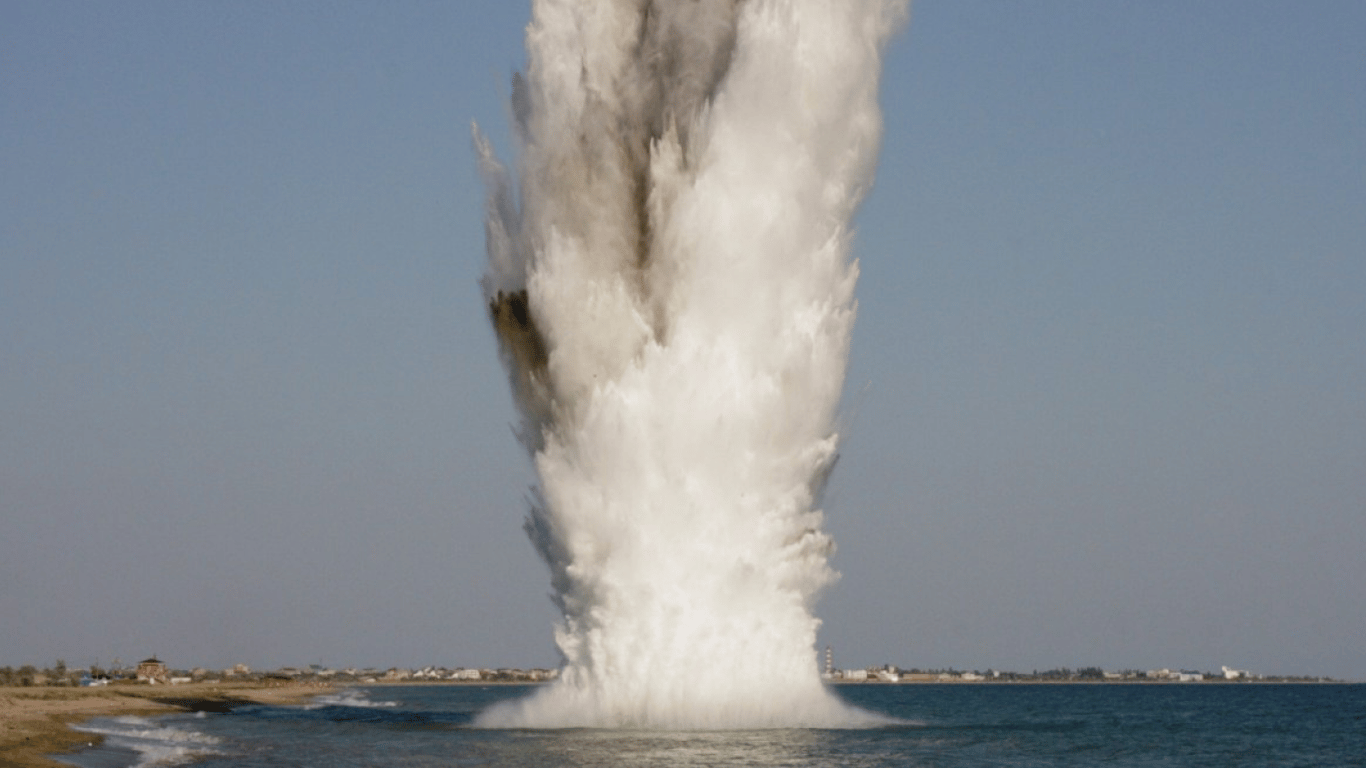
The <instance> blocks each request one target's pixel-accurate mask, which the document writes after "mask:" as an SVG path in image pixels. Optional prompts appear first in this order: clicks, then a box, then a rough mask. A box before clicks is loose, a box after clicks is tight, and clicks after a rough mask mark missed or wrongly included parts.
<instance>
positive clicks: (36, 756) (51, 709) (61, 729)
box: [0, 683, 326, 768]
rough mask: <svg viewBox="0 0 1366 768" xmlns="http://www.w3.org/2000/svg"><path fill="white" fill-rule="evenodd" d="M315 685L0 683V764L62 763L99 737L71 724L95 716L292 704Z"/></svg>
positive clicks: (15, 767)
mask: <svg viewBox="0 0 1366 768" xmlns="http://www.w3.org/2000/svg"><path fill="white" fill-rule="evenodd" d="M324 690H326V689H324V688H318V687H315V686H311V685H279V684H275V685H269V684H255V683H193V684H189V685H175V686H166V685H158V686H151V685H116V686H101V687H95V688H41V687H27V688H19V687H0V768H34V767H36V766H42V767H43V768H53V767H54V766H61V765H63V764H62V763H59V762H57V761H55V760H52V759H51V758H50V757H49V755H52V754H56V753H61V752H66V751H69V750H72V749H75V748H77V747H80V746H84V745H86V744H89V743H92V742H94V741H95V740H96V739H98V738H99V737H98V736H96V735H92V734H89V733H81V732H79V731H76V730H73V729H71V728H70V727H69V725H70V724H71V723H78V722H81V721H83V720H87V719H89V718H92V717H103V716H110V715H148V714H150V715H155V714H166V713H170V712H176V711H189V712H194V711H209V712H222V711H226V710H228V709H231V708H232V707H234V706H237V705H240V704H245V703H261V704H292V703H296V702H301V701H305V700H307V699H308V698H310V697H312V696H316V695H317V694H319V693H322V692H323V691H324Z"/></svg>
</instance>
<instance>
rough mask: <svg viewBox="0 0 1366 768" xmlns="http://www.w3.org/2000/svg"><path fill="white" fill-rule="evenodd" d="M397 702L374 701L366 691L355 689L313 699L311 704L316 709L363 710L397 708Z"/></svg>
mask: <svg viewBox="0 0 1366 768" xmlns="http://www.w3.org/2000/svg"><path fill="white" fill-rule="evenodd" d="M397 706H398V702H397V701H374V700H372V699H371V698H370V697H369V696H368V695H367V694H366V692H365V691H358V690H354V689H343V690H341V691H338V692H337V693H329V694H324V695H322V696H318V697H316V698H314V699H313V702H312V703H311V704H309V707H310V708H314V707H361V708H367V709H368V708H385V707H397Z"/></svg>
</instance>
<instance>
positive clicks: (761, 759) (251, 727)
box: [62, 684, 1366, 768]
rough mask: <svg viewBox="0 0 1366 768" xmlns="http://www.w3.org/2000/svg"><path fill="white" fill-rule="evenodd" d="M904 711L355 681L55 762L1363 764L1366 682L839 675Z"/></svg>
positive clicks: (305, 765) (134, 734)
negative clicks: (773, 716)
mask: <svg viewBox="0 0 1366 768" xmlns="http://www.w3.org/2000/svg"><path fill="white" fill-rule="evenodd" d="M836 690H837V691H838V692H839V694H840V695H841V696H843V697H844V698H846V699H848V700H849V701H850V702H852V703H854V704H857V705H859V706H862V707H864V708H866V709H871V710H875V711H878V712H883V713H886V714H889V715H892V716H894V717H896V718H899V719H902V720H905V721H906V722H907V724H905V725H899V726H892V727H881V728H871V729H866V730H768V731H735V732H681V733H673V732H644V731H603V730H563V731H493V730H476V729H472V728H469V727H467V726H468V724H469V722H470V719H471V718H472V716H473V715H474V713H476V712H478V711H479V710H481V709H483V708H484V707H485V706H487V705H488V704H490V703H491V702H494V701H497V700H500V699H503V698H508V697H515V696H523V695H526V694H527V693H528V692H529V689H528V688H524V687H518V686H491V687H476V686H404V687H392V686H385V687H374V688H364V687H362V688H354V689H348V690H345V691H341V692H338V693H334V694H331V695H329V696H326V697H322V698H320V699H319V700H318V701H317V702H315V703H314V704H312V705H310V706H306V707H266V706H249V707H241V708H239V709H236V710H234V711H233V712H231V713H229V714H199V715H172V716H168V717H158V718H133V717H119V718H101V719H97V720H94V721H91V722H89V723H87V724H86V725H85V726H83V728H85V729H88V730H90V731H92V732H98V733H102V734H105V736H106V742H105V744H104V746H102V747H99V748H95V749H91V750H87V751H86V752H83V753H80V754H77V755H73V756H65V757H63V758H62V759H63V760H64V761H66V762H70V763H73V764H75V765H80V766H85V767H86V768H114V767H115V766H129V765H170V764H186V763H193V764H195V765H198V766H298V767H299V768H314V767H315V766H316V767H317V768H324V767H328V768H332V767H337V768H349V767H351V766H410V767H413V768H417V767H422V766H491V767H499V766H519V767H527V768H537V767H538V766H720V765H727V766H729V765H742V766H792V767H794V768H796V767H802V766H832V767H834V766H839V767H840V768H846V767H848V768H866V767H871V766H946V767H949V768H958V767H959V766H1094V765H1107V766H1109V765H1113V766H1273V765H1274V766H1363V765H1366V686H1362V685H1256V684H1239V685H1220V684H1164V685H983V684H975V685H974V684H956V685H920V684H917V685H850V686H841V687H838V688H837V689H836Z"/></svg>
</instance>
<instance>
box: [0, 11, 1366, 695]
mask: <svg viewBox="0 0 1366 768" xmlns="http://www.w3.org/2000/svg"><path fill="white" fill-rule="evenodd" d="M528 12H529V11H528V7H527V6H526V5H524V4H521V3H503V2H482V1H481V2H468V3H459V4H456V3H398V4H386V5H384V6H383V7H381V6H378V5H374V4H363V3H353V4H346V3H302V2H297V3H236V4H213V3H188V2H187V3H169V2H167V3H149V2H140V3H128V4H117V5H111V4H95V3H74V2H43V3H38V2H18V3H9V4H6V5H5V6H4V8H3V10H0V73H3V76H2V77H0V117H2V118H3V119H2V120H0V124H3V125H4V129H3V130H2V131H0V178H3V180H4V181H3V184H0V617H3V621H0V664H14V665H18V664H24V663H34V664H39V665H46V664H50V663H52V662H53V661H54V660H55V659H56V658H59V657H60V658H64V659H65V660H66V661H67V662H68V663H69V664H72V665H83V664H88V663H91V662H92V661H95V660H97V659H98V660H99V661H101V662H102V663H106V664H107V663H109V662H110V661H112V659H113V658H115V657H118V658H121V659H123V660H124V661H135V660H137V659H139V658H142V657H144V656H146V655H149V654H152V653H157V654H159V655H160V656H161V657H162V658H164V659H166V660H167V661H169V662H170V663H172V664H186V665H190V664H203V665H208V666H224V665H230V664H233V663H237V662H245V663H248V664H251V665H253V666H259V667H271V666H279V665H285V664H293V665H298V664H307V663H315V662H321V663H325V664H332V665H348V664H355V665H370V664H376V665H386V666H387V665H391V664H392V665H403V666H408V665H422V664H446V665H451V666H454V665H482V666H507V665H518V666H523V665H525V666H530V665H551V664H553V663H555V660H556V655H555V652H554V649H553V644H552V641H551V635H550V624H551V622H552V621H553V619H554V611H553V609H552V607H551V605H550V602H549V600H548V599H547V598H546V593H547V592H548V591H549V585H548V580H547V574H546V571H545V569H544V567H543V566H542V565H541V563H540V562H539V561H538V560H537V559H536V558H535V555H534V554H533V552H532V549H531V547H530V545H529V544H528V543H527V542H526V540H525V538H524V536H523V534H522V532H521V530H520V521H521V517H522V515H523V512H524V502H523V497H524V496H525V494H526V489H527V486H528V485H529V484H530V483H531V482H532V481H533V478H532V474H531V471H530V468H529V465H528V462H527V461H526V459H525V458H524V456H523V455H522V454H521V452H520V449H519V448H518V446H517V445H516V443H515V441H514V439H513V437H512V433H511V428H510V425H511V423H512V422H513V420H514V418H515V416H514V412H513V408H512V404H511V398H510V396H509V394H508V392H507V388H506V384H505V378H504V375H503V372H502V370H501V368H500V366H499V363H498V359H497V354H496V350H495V345H494V341H493V338H492V333H491V332H490V331H489V329H488V328H487V325H486V322H485V320H484V312H483V308H482V305H481V300H480V298H479V291H478V286H477V280H478V277H479V275H480V273H481V269H482V258H483V256H482V254H483V233H482V224H481V214H482V206H483V198H482V191H481V189H480V188H479V184H478V179H477V176H476V173H475V170H474V160H473V153H472V151H471V149H470V139H469V123H470V121H471V120H475V119H477V120H478V121H479V122H480V123H481V125H482V126H483V127H484V128H485V129H486V130H487V131H488V132H489V133H490V134H491V135H492V136H493V138H494V140H495V142H496V143H498V144H499V145H500V146H503V147H506V146H507V144H508V141H507V123H506V119H505V112H504V107H503V93H504V92H505V90H506V88H507V84H508V82H509V79H510V73H511V72H512V71H513V70H514V69H515V68H517V67H518V66H520V63H521V61H522V59H523V52H522V40H521V34H522V29H523V27H524V25H525V23H526V20H527V17H528ZM1363 37H1366V7H1363V6H1361V5H1360V4H1358V3H1352V2H1307V3H1297V4H1284V3H1270V2H1207V3H1178V2H1149V3H1138V2H1118V3H1095V4H1081V3H1072V2H1034V3H997V2H944V1H942V0H941V1H940V2H933V1H931V0H919V2H917V3H916V4H915V5H914V7H913V10H912V21H911V24H910V26H909V27H908V28H907V30H906V31H905V33H903V34H902V35H901V36H900V37H899V38H898V39H897V40H896V41H895V42H894V43H893V46H892V48H891V50H890V51H889V54H888V58H887V62H886V70H885V73H884V80H883V94H884V96H883V102H884V105H885V110H886V112H885V116H884V117H885V122H886V133H885V137H884V143H883V153H882V160H881V163H880V166H879V175H878V182H877V186H876V188H875V189H874V191H873V193H872V195H871V196H870V198H869V199H868V201H867V203H866V204H865V206H864V207H863V209H862V211H861V212H860V214H859V218H858V231H859V235H858V246H857V253H858V256H859V258H860V261H861V266H862V274H863V277H862V282H861V284H860V289H859V297H860V315H859V324H858V327H857V329H856V331H855V342H854V350H853V359H852V362H851V366H850V372H849V381H848V387H847V394H846V409H845V413H846V417H845V420H846V430H845V434H846V442H845V447H844V451H843V456H842V459H841V462H840V466H839V468H838V470H837V472H836V475H835V478H834V481H833V483H832V485H831V488H830V492H829V498H828V499H827V503H826V511H827V513H828V528H829V530H830V532H831V533H832V534H833V535H834V536H835V538H836V541H837V542H838V545H839V551H838V552H837V554H836V556H835V561H834V562H835V566H836V567H837V568H838V569H839V570H840V571H841V572H842V573H843V579H842V581H841V582H840V583H839V584H837V585H836V586H835V587H834V588H833V589H832V590H831V591H830V593H829V594H828V596H827V597H826V598H825V600H824V601H823V602H822V603H821V605H820V607H819V610H818V613H819V614H820V615H821V617H822V618H823V619H824V620H825V625H824V627H823V629H822V632H821V638H820V642H821V644H822V645H824V644H826V643H829V644H831V645H833V647H834V649H835V655H836V658H837V663H839V664H841V665H843V666H864V665H868V664H877V663H895V664H899V665H902V666H906V667H911V666H918V667H947V666H956V667H958V668H967V669H973V668H976V669H986V668H988V667H995V668H1002V669H1015V670H1025V671H1027V670H1030V669H1046V668H1050V667H1055V666H1062V665H1066V666H1074V667H1075V666H1088V665H1097V666H1103V667H1106V668H1126V667H1135V668H1153V667H1162V666H1167V667H1185V668H1192V667H1194V668H1200V669H1216V668H1217V667H1218V666H1219V665H1221V664H1227V665H1230V666H1234V667H1238V668H1245V669H1252V670H1255V671H1261V672H1267V673H1285V674H1328V675H1334V676H1339V677H1347V678H1354V679H1366V654H1363V651H1362V645H1361V642H1360V638H1361V637H1362V636H1363V635H1366V598H1364V597H1363V595H1366V566H1363V565H1362V562H1361V556H1360V554H1359V553H1360V550H1361V547H1362V543H1363V541H1366V394H1364V393H1366V310H1363V304H1364V302H1363V298H1362V297H1363V296H1366V173H1363V168H1366V156H1364V154H1366V149H1364V148H1366V79H1363V77H1362V76H1361V73H1362V72H1366V51H1363V49H1362V47H1361V45H1360V40H1361V39H1363ZM505 154H506V153H505Z"/></svg>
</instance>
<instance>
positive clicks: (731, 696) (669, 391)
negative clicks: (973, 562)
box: [475, 0, 906, 728]
mask: <svg viewBox="0 0 1366 768" xmlns="http://www.w3.org/2000/svg"><path fill="white" fill-rule="evenodd" d="M905 8H906V6H905V2H904V0H672V1H670V0H610V1H609V0H537V1H536V2H535V3H534V4H533V18H532V21H531V24H530V25H529V27H528V28H527V34H526V40H527V51H528V69H527V73H526V76H525V77H522V76H520V75H518V76H516V77H515V78H514V80H513V85H512V112H513V115H514V118H515V123H516V130H517V136H518V139H519V140H520V148H521V154H520V165H519V175H518V179H517V182H516V183H514V181H513V179H512V178H511V176H510V174H509V173H508V172H507V171H506V170H505V168H504V167H503V166H502V165H500V164H499V163H498V161H497V160H496V159H495V158H494V156H493V153H492V150H491V148H490V146H489V144H488V142H487V141H486V140H485V139H484V138H483V137H482V136H481V135H480V134H479V133H478V131H477V129H476V132H475V143H476V148H477V150H478V152H479V156H480V166H481V170H482V172H483V174H484V177H485V181H486V184H487V186H488V189H489V208H488V218H487V237H488V256H489V264H488V271H487V274H486V275H485V278H484V281H483V287H484V292H485V297H486V298H487V300H488V306H489V312H490V315H491V318H492V321H493V326H494V329H495V331H496V333H497V336H498V340H499V343H500V348H501V352H502V356H503V359H504V362H505V363H506V365H507V367H508V369H509V373H510V377H511V379H512V386H513V390H514V393H515V397H516V401H517V403H518V406H519V408H520V410H521V413H522V416H523V422H522V425H521V430H520V437H521V439H522V441H523V442H524V443H525V445H526V447H527V449H528V450H529V451H530V452H531V453H532V456H533V460H534V463H535V466H536V470H537V473H538V476H539V479H540V483H539V487H538V490H537V491H536V494H535V495H536V498H535V499H534V500H533V502H532V508H531V511H530V515H529V517H528V519H527V522H526V530H527V532H528V533H529V534H530V537H531V539H532V541H533V543H534V544H535V547H536V549H537V551H538V552H539V553H540V555H541V557H542V558H544V559H545V561H546V563H547V564H549V566H550V572H551V582H552V586H553V589H554V600H555V601H556V604H557V606H558V607H559V609H560V611H561V612H562V614H563V621H562V622H561V623H560V624H559V626H558V627H557V629H556V642H557V643H558V645H559V647H560V650H561V651H562V652H563V654H564V657H565V666H564V668H563V670H562V672H561V676H560V679H559V680H558V681H557V682H556V683H554V684H553V685H551V686H549V687H547V688H545V689H542V690H541V691H540V692H539V693H538V694H536V695H534V696H532V697H529V698H528V699H525V700H523V701H520V702H515V703H512V704H509V705H505V706H503V707H501V708H495V709H494V710H491V711H489V712H486V713H484V715H483V716H482V718H481V723H482V724H483V725H489V726H521V727H564V726H604V727H622V726H624V727H645V728H656V727H659V728H748V727H782V726H832V725H847V724H855V723H856V721H858V720H859V718H860V717H861V715H860V713H858V712H857V711H855V710H852V709H850V708H848V707H847V706H845V705H843V704H842V703H840V702H839V700H838V699H837V698H835V697H834V696H833V695H831V694H829V693H827V692H826V691H825V689H824V687H823V686H822V684H821V681H820V677H819V674H818V671H817V662H816V652H815V639H816V629H817V626H818V621H817V620H816V619H815V618H814V616H813V615H812V608H813V605H814V602H815V600H816V598H817V596H818V594H819V593H820V592H821V590H822V589H823V588H824V587H826V586H827V585H828V584H829V583H830V582H831V581H832V580H833V579H834V578H835V574H834V572H833V571H832V570H831V569H830V567H829V564H828V558H829V555H830V553H831V551H832V549H833V545H832V543H831V541H830V539H829V537H828V536H826V534H824V533H823V532H822V530H821V528H822V514H821V512H820V511H819V510H818V509H816V508H815V505H816V504H817V502H818V500H819V497H820V494H821V489H822V487H823V485H824V483H825V480H826V478H827V477H828V475H829V473H830V470H831V469H832V468H833V465H834V462H835V458H836V445H837V435H836V433H835V420H836V415H837V413H836V410H837V406H838V402H839V399H840V390H841V387H842V385H843V379H844V369H845V363H846V358H847V355H848V348H849V337H850V332H851V329H852V326H853V322H854V284H855V281H856V279H857V272H858V270H857V265H856V264H855V263H854V262H853V261H852V260H851V258H850V255H849V246H850V239H851V235H850V232H849V220H850V217H851V216H852V214H853V212H854V210H855V208H856V206H857V205H858V203H859V201H860V200H861V198H862V197H863V195H864V193H865V192H866V191H867V189H868V187H869V185H870V184H871V181H872V174H873V169H874V164H875V156H876V152H877V145H878V140H879V136H880V130H881V120H880V115H879V112H878V107H877V88H878V75H879V68H880V54H881V51H882V48H883V46H884V44H885V43H886V41H887V39H888V37H889V35H890V34H891V32H892V31H893V29H894V28H895V27H896V26H897V24H898V23H899V22H900V20H901V18H902V17H903V16H904V15H905Z"/></svg>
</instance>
